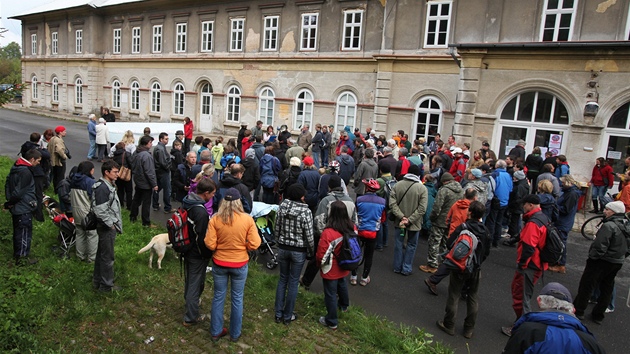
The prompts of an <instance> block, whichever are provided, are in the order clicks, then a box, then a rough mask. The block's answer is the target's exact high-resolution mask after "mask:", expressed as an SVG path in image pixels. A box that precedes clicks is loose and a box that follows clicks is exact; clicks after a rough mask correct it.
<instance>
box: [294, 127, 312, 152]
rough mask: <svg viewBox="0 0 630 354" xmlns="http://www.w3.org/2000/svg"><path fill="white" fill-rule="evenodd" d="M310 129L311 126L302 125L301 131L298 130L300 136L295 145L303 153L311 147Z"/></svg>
mask: <svg viewBox="0 0 630 354" xmlns="http://www.w3.org/2000/svg"><path fill="white" fill-rule="evenodd" d="M310 127H311V126H310V125H309V124H304V125H303V126H302V129H300V130H301V132H300V135H299V136H298V140H297V144H298V145H299V146H301V147H302V149H304V151H308V148H309V147H310V146H311V143H312V142H313V135H312V134H311V132H310V131H309V129H310Z"/></svg>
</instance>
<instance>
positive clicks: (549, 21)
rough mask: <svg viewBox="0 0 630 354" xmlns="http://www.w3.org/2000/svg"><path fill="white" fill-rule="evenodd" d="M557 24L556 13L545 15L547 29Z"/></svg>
mask: <svg viewBox="0 0 630 354" xmlns="http://www.w3.org/2000/svg"><path fill="white" fill-rule="evenodd" d="M555 26H556V15H547V16H545V29H547V28H554V27H555Z"/></svg>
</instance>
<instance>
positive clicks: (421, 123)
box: [412, 96, 442, 144]
mask: <svg viewBox="0 0 630 354" xmlns="http://www.w3.org/2000/svg"><path fill="white" fill-rule="evenodd" d="M441 128H442V102H440V100H438V99H437V97H434V96H426V97H422V98H421V99H420V100H419V101H418V104H416V111H415V124H414V127H413V135H412V139H413V140H416V139H420V138H424V139H425V141H426V143H427V144H429V143H431V142H432V141H433V140H435V134H437V133H439V132H440V129H441Z"/></svg>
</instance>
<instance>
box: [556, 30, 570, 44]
mask: <svg viewBox="0 0 630 354" xmlns="http://www.w3.org/2000/svg"><path fill="white" fill-rule="evenodd" d="M568 40H569V29H561V30H559V31H558V41H563V42H564V41H568Z"/></svg>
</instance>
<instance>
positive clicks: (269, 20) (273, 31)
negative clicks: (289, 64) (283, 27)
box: [263, 16, 280, 50]
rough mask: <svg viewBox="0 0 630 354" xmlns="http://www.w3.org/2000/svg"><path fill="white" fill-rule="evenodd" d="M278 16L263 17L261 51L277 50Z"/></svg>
mask: <svg viewBox="0 0 630 354" xmlns="http://www.w3.org/2000/svg"><path fill="white" fill-rule="evenodd" d="M279 20H280V17H279V16H265V18H264V22H265V30H264V33H265V35H264V39H263V50H277V49H278V21H279Z"/></svg>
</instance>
